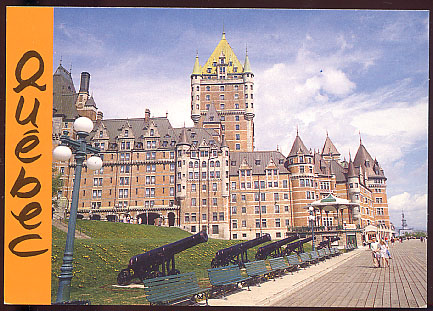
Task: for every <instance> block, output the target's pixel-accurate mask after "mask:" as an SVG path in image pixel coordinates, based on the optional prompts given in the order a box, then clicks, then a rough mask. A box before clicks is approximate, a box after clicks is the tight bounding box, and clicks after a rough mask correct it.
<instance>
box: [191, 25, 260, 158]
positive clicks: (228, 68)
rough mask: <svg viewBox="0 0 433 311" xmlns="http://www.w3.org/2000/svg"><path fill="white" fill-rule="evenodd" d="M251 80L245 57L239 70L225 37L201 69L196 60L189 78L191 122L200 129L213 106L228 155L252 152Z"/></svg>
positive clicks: (248, 62) (237, 61)
mask: <svg viewBox="0 0 433 311" xmlns="http://www.w3.org/2000/svg"><path fill="white" fill-rule="evenodd" d="M253 78H254V74H253V72H252V70H251V65H250V61H249V59H248V54H247V55H246V57H245V63H244V66H242V64H241V62H240V61H239V60H238V58H237V57H236V55H235V53H234V52H233V50H232V48H231V47H230V45H229V44H228V42H227V40H226V37H225V33H223V34H222V38H221V40H220V42H219V43H218V45H217V47H216V48H215V50H214V51H213V52H212V54H211V55H210V57H209V58H208V60H207V61H206V63H205V64H204V65H203V66H200V64H199V59H198V55H197V56H196V59H195V63H194V67H193V72H192V74H191V119H192V120H193V121H194V125H195V126H196V127H204V121H205V119H206V115H207V113H208V111H209V109H210V108H211V106H212V105H214V106H215V110H216V111H217V114H218V115H219V117H220V122H221V134H224V135H225V140H226V142H227V145H228V146H229V149H230V151H253V149H254V122H253V119H254V92H253V88H254V79H253ZM206 121H209V120H206Z"/></svg>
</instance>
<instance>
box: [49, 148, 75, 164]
mask: <svg viewBox="0 0 433 311" xmlns="http://www.w3.org/2000/svg"><path fill="white" fill-rule="evenodd" d="M71 156H72V151H71V149H70V148H69V147H67V146H57V147H56V148H54V150H53V159H54V160H57V161H68V160H69V159H70V158H71Z"/></svg>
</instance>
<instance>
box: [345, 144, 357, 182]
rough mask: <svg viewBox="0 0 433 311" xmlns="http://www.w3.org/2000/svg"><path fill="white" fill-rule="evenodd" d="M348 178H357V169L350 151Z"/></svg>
mask: <svg viewBox="0 0 433 311" xmlns="http://www.w3.org/2000/svg"><path fill="white" fill-rule="evenodd" d="M347 177H349V178H350V177H356V173H355V167H354V165H353V162H352V157H351V156H350V151H349V168H348V169H347Z"/></svg>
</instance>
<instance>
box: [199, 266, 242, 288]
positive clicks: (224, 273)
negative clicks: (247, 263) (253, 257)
mask: <svg viewBox="0 0 433 311" xmlns="http://www.w3.org/2000/svg"><path fill="white" fill-rule="evenodd" d="M207 273H208V276H209V281H210V283H211V284H212V285H214V284H218V283H221V282H225V281H231V280H237V279H240V278H242V276H241V270H240V269H239V266H237V265H231V266H224V267H219V268H214V269H208V270H207Z"/></svg>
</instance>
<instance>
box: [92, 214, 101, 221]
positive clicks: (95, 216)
mask: <svg viewBox="0 0 433 311" xmlns="http://www.w3.org/2000/svg"><path fill="white" fill-rule="evenodd" d="M90 220H101V215H98V214H96V215H92V216H90Z"/></svg>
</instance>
